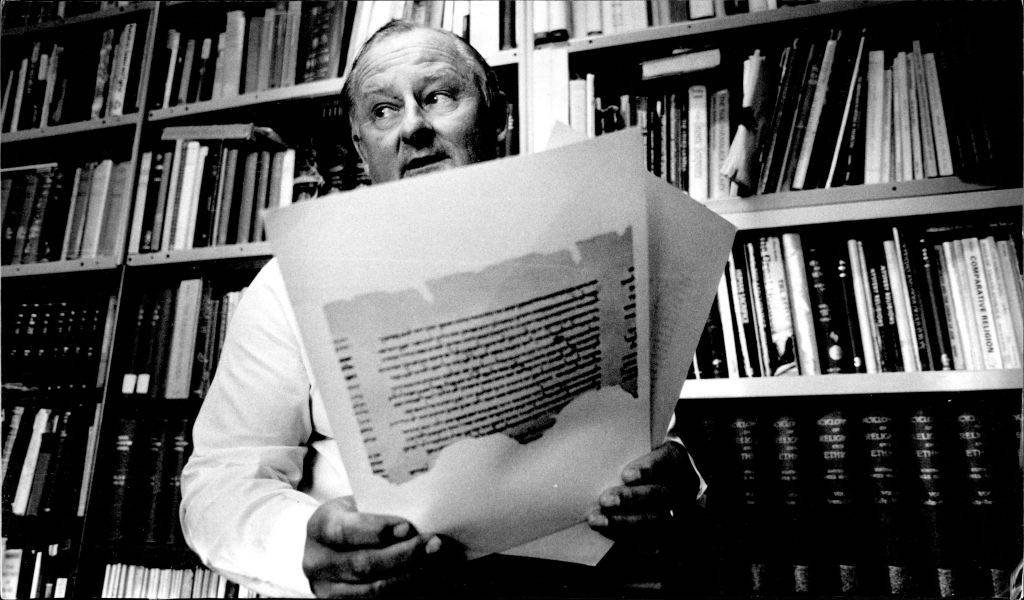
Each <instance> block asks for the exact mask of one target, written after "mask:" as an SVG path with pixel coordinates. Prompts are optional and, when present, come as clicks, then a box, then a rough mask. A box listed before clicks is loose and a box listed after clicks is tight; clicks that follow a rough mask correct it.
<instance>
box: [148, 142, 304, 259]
mask: <svg viewBox="0 0 1024 600" xmlns="http://www.w3.org/2000/svg"><path fill="white" fill-rule="evenodd" d="M162 139H163V140H164V141H165V142H173V145H172V146H170V145H168V146H163V147H161V148H158V149H157V150H154V151H147V152H144V153H143V154H142V157H141V165H140V168H139V169H140V170H139V186H138V188H137V189H136V197H135V209H134V212H133V214H134V217H133V219H132V225H131V231H130V233H129V238H128V251H129V252H157V251H166V250H183V249H187V248H199V247H206V246H220V245H224V244H234V243H245V242H255V241H260V240H262V239H264V238H265V236H264V233H263V222H262V217H261V212H262V211H263V210H264V209H266V208H270V207H277V206H287V205H288V204H291V202H292V191H293V189H292V187H293V179H294V175H295V151H294V150H292V149H290V148H286V147H285V146H284V143H283V142H282V141H281V139H280V138H279V137H278V136H277V134H276V133H274V132H273V130H271V129H268V128H264V127H254V126H252V125H222V126H216V125H215V126H196V127H191V126H183V127H168V128H166V129H165V130H164V131H163V135H162Z"/></svg>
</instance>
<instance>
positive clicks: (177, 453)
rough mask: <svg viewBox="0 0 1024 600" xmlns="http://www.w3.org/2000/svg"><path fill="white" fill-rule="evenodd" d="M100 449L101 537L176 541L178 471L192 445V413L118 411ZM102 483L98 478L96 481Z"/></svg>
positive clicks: (144, 541)
mask: <svg viewBox="0 0 1024 600" xmlns="http://www.w3.org/2000/svg"><path fill="white" fill-rule="evenodd" d="M112 433H113V434H114V435H113V436H111V438H109V439H108V440H107V441H105V442H104V444H105V445H108V446H109V447H107V448H106V449H105V450H106V452H105V453H104V454H103V455H102V457H101V460H102V461H103V467H102V468H101V470H100V471H99V473H100V475H99V477H100V481H106V482H107V483H106V487H107V489H106V490H103V492H102V493H103V496H102V499H103V502H102V504H100V506H103V507H104V508H103V509H101V510H103V511H105V512H106V515H105V516H106V521H105V523H104V525H105V528H104V529H103V531H104V534H105V536H106V538H107V539H108V540H109V541H111V542H117V543H120V544H137V545H144V544H147V545H148V544H156V545H159V546H170V547H174V546H180V545H181V544H182V543H183V542H182V534H181V525H180V523H179V521H178V507H179V506H180V505H181V471H182V469H183V468H184V467H185V461H186V460H188V456H189V454H191V451H192V418H191V417H177V418H153V417H148V418H136V417H122V418H120V419H118V421H117V427H116V431H114V432H112ZM97 485H102V484H97Z"/></svg>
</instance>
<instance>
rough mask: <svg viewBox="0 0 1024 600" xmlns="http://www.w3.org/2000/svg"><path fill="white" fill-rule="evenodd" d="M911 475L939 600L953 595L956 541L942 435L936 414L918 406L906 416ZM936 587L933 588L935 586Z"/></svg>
mask: <svg viewBox="0 0 1024 600" xmlns="http://www.w3.org/2000/svg"><path fill="white" fill-rule="evenodd" d="M910 422H911V433H912V437H911V439H912V441H913V456H914V459H915V461H914V464H915V467H916V468H915V474H916V477H917V479H918V487H917V498H918V506H917V508H918V510H920V511H921V512H920V514H921V517H922V520H923V523H922V524H921V526H922V528H923V531H924V532H925V535H926V536H927V541H928V542H929V543H928V544H927V545H926V546H925V547H926V549H927V553H928V556H927V557H926V559H927V562H926V565H925V566H926V567H927V568H929V569H931V570H932V571H931V572H932V573H933V575H932V577H933V578H934V579H932V582H933V583H932V586H934V587H932V589H934V590H935V591H937V592H938V594H939V595H940V596H941V597H943V598H948V597H950V596H953V595H955V594H956V593H957V590H958V581H957V573H956V572H955V566H956V565H957V563H958V561H957V559H956V556H955V549H956V545H957V544H956V540H955V533H954V522H955V521H954V520H953V519H954V516H953V514H952V512H951V507H950V498H949V490H948V486H949V482H948V481H947V479H948V473H947V464H946V463H947V461H948V460H949V457H947V456H946V454H947V450H946V449H945V444H944V443H943V441H944V440H943V437H944V432H943V431H942V429H941V426H940V424H939V419H938V417H937V413H936V411H935V410H934V409H933V408H931V407H922V408H919V409H917V410H915V411H913V413H912V414H911V416H910ZM936 584H937V585H936Z"/></svg>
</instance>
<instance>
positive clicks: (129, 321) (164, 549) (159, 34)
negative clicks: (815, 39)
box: [0, 0, 1024, 596]
mask: <svg viewBox="0 0 1024 600" xmlns="http://www.w3.org/2000/svg"><path fill="white" fill-rule="evenodd" d="M114 4H115V5H114V6H111V7H110V8H106V9H103V10H98V11H95V12H91V13H86V14H81V15H76V16H71V17H67V18H60V19H56V20H52V21H48V22H45V23H40V24H37V25H30V26H17V27H5V28H4V30H3V31H2V42H3V48H4V51H5V53H6V52H8V51H9V49H10V48H25V45H26V44H30V43H32V42H34V41H36V40H40V39H41V40H47V41H48V42H49V43H52V42H53V41H54V40H57V39H59V38H60V37H61V36H74V35H77V34H79V33H82V32H88V33H89V34H90V35H97V34H99V33H102V31H103V30H105V29H106V28H109V27H113V28H118V27H123V26H124V24H126V23H129V22H133V23H136V24H137V25H138V28H137V30H136V35H137V38H136V43H135V47H134V52H136V53H138V59H139V63H140V66H139V71H138V75H137V79H136V80H135V81H134V84H135V85H136V86H137V89H138V92H137V98H136V104H137V107H136V110H134V111H132V112H129V113H127V114H122V115H112V116H102V117H96V118H87V119H82V120H77V121H71V122H66V123H60V124H54V125H47V126H44V127H38V126H37V127H30V128H26V129H21V130H18V131H4V132H3V134H2V136H0V145H2V150H3V156H4V165H3V166H4V167H5V168H6V167H8V166H21V165H26V164H33V163H36V162H49V161H62V162H69V163H70V164H72V165H73V166H74V167H76V168H79V167H80V166H81V164H82V163H85V162H88V161H97V160H100V159H103V158H111V157H114V158H116V159H117V161H119V162H123V163H126V165H127V166H126V167H125V169H126V172H127V173H128V174H129V180H128V182H127V191H126V192H125V193H126V198H127V199H129V201H128V202H126V203H125V204H124V205H123V210H124V211H125V213H124V215H123V216H124V218H123V220H122V221H121V223H122V229H123V230H124V233H125V235H121V236H120V240H121V241H120V243H119V245H118V246H117V247H116V248H114V249H113V251H112V252H111V253H110V254H109V255H105V256H91V257H78V258H74V259H60V260H48V261H46V262H36V263H27V264H5V265H3V267H2V268H0V278H2V281H3V285H4V286H5V290H4V308H5V316H6V314H7V312H6V311H7V309H8V308H10V309H14V308H15V307H16V306H18V303H20V302H39V301H40V299H46V298H52V299H53V300H54V301H55V302H68V301H71V299H73V298H74V296H75V295H76V293H78V291H79V290H81V289H85V288H89V289H90V291H93V290H97V289H98V291H99V292H100V293H101V294H106V295H109V297H110V298H113V299H115V302H114V303H113V305H112V308H111V310H110V312H109V313H108V314H107V315H106V323H107V335H106V337H105V339H102V340H100V342H99V346H98V347H101V348H102V353H103V356H102V357H100V358H101V361H100V362H99V363H98V364H97V367H96V368H97V373H96V375H97V379H98V381H99V382H100V384H99V387H98V388H97V389H96V391H95V394H96V397H97V399H98V400H97V402H95V403H94V404H95V405H96V406H98V412H96V413H95V416H94V417H92V416H90V418H93V419H94V422H93V426H94V427H95V428H96V431H97V432H98V434H97V440H98V441H97V444H96V446H95V447H93V448H92V449H91V450H88V451H83V456H82V463H83V467H82V468H83V470H85V471H87V472H88V473H91V474H96V475H97V478H94V479H93V480H92V481H91V483H92V484H93V489H92V492H91V493H90V494H87V498H88V504H87V506H86V510H85V511H84V515H83V516H76V517H75V518H74V519H71V520H70V521H69V522H70V523H71V524H70V525H65V524H64V523H61V524H60V526H59V527H57V529H59V533H60V534H61V536H62V537H64V538H66V539H67V542H68V544H67V548H63V547H62V549H61V556H62V560H64V561H65V562H63V563H61V564H63V565H64V566H63V567H61V568H62V569H63V570H62V574H61V575H60V577H63V578H64V579H65V584H64V585H66V586H67V590H69V591H68V594H69V595H70V594H72V593H74V594H76V595H98V594H100V593H101V590H103V589H104V588H102V584H103V575H104V565H105V564H108V563H111V564H112V563H113V562H124V563H129V564H131V563H132V561H134V562H135V564H138V565H140V566H147V567H158V568H171V567H173V568H181V569H185V568H190V567H193V566H196V565H197V562H196V561H195V558H194V556H193V555H191V553H190V552H189V551H188V550H187V549H185V548H184V547H183V546H182V545H181V544H180V543H179V544H177V545H170V546H168V545H161V544H156V543H141V542H140V543H135V542H126V543H119V542H110V541H108V540H106V539H105V538H104V536H103V535H102V530H103V528H104V527H105V526H106V521H105V520H106V518H107V515H106V513H105V510H106V509H105V507H104V506H103V503H104V502H103V501H104V499H105V496H104V495H103V494H104V492H103V491H102V490H100V487H102V485H106V483H107V482H106V481H105V480H102V478H100V477H99V474H100V473H103V474H104V475H107V476H108V479H109V473H108V472H107V470H108V469H109V468H110V464H109V462H110V461H111V460H112V450H111V448H112V446H113V443H114V440H115V439H116V438H117V433H118V431H117V429H118V426H119V422H118V421H119V419H121V418H123V417H125V416H130V417H131V418H136V419H138V420H139V422H140V423H142V422H149V421H152V420H154V419H157V420H159V419H161V418H168V417H173V418H178V417H182V416H185V417H187V416H194V414H195V412H196V411H197V410H198V407H199V403H200V401H199V400H198V399H196V398H189V399H187V400H184V401H180V402H179V401H176V400H175V401H165V402H164V403H161V402H158V401H156V399H152V400H153V401H152V402H149V400H150V399H149V398H142V397H139V398H135V397H130V398H126V397H123V395H122V394H121V389H120V388H121V385H122V381H120V378H121V374H122V371H123V370H124V367H125V365H126V364H127V363H128V362H130V358H131V356H130V355H131V353H132V347H133V343H134V341H133V330H134V329H135V326H136V318H137V312H136V311H137V309H138V307H139V306H140V303H142V302H143V301H144V299H145V298H149V300H146V301H148V302H152V297H153V296H154V295H155V294H158V293H161V290H163V289H170V288H173V287H174V286H177V285H178V284H179V283H180V282H181V281H184V280H188V279H195V278H202V279H204V281H207V282H209V284H210V285H211V286H213V287H214V289H215V291H216V293H218V294H221V293H224V294H226V293H229V292H233V291H237V290H240V289H241V288H243V287H244V286H245V285H246V283H247V281H248V280H249V279H251V278H252V276H253V275H254V274H255V273H256V272H257V270H258V269H259V267H260V266H262V265H263V264H264V263H265V262H266V261H267V260H269V259H270V258H271V251H270V247H269V244H268V243H266V242H259V241H257V242H248V243H238V244H227V245H221V246H210V247H199V248H187V249H178V250H167V249H162V250H158V251H154V252H145V253H140V252H138V251H137V250H138V249H137V248H135V249H133V248H129V244H128V237H129V236H128V235H127V230H128V228H129V227H130V225H131V222H132V218H131V217H132V215H131V212H132V210H133V207H134V206H135V202H134V201H133V200H134V198H135V195H136V193H137V192H138V188H139V181H138V180H139V175H140V173H139V172H140V162H141V157H142V155H143V153H144V152H149V151H155V149H156V148H157V146H158V144H159V138H160V135H161V132H162V131H163V130H164V128H166V127H169V126H176V125H193V124H194V125H207V124H216V123H228V122H256V123H257V124H270V125H271V126H273V127H274V128H275V130H279V133H281V134H282V136H285V137H287V135H288V134H289V133H297V136H299V137H301V136H303V135H306V131H307V130H309V129H314V128H315V127H310V126H309V124H308V123H301V122H299V121H300V120H299V119H297V118H295V117H294V116H292V115H291V113H292V112H293V111H296V109H297V108H301V110H302V111H307V110H312V111H313V112H314V113H316V114H319V115H321V116H322V117H323V118H321V119H319V120H318V121H317V123H323V122H331V123H336V122H337V121H329V118H328V117H326V116H324V115H325V113H327V112H329V111H330V110H331V101H332V100H333V99H334V98H335V97H336V96H337V94H338V93H339V92H340V90H341V88H342V85H343V83H344V78H343V77H341V76H336V77H328V78H326V79H320V80H315V81H307V82H300V83H297V84H294V85H285V86H282V87H273V88H268V89H260V90H258V91H249V92H241V93H237V94H230V95H227V96H224V97H217V98H210V99H206V100H199V99H198V98H197V99H195V100H194V101H191V102H181V103H177V104H173V105H171V106H166V107H165V106H160V107H155V102H154V98H156V95H157V94H158V93H160V92H161V91H162V90H163V81H162V80H160V79H159V77H162V76H163V74H162V73H161V72H160V68H161V67H159V66H158V61H159V60H160V59H161V56H162V55H161V54H160V52H161V48H162V47H163V45H164V43H165V36H166V34H167V31H168V29H170V28H174V27H181V28H184V27H185V26H186V25H187V24H188V21H189V19H192V18H194V17H203V18H208V19H212V20H213V21H216V20H217V19H222V15H225V14H226V13H227V12H229V11H232V10H246V11H249V12H248V13H247V15H249V16H252V15H255V14H257V13H258V11H261V10H263V9H264V8H268V7H271V6H272V4H273V3H269V2H268V3H260V4H259V6H258V8H256V7H255V5H253V4H245V3H237V2H212V3H196V2H188V1H175V2H127V3H114ZM536 4H537V3H531V2H522V1H520V2H516V3H515V6H516V21H517V26H518V28H519V31H518V32H517V38H518V43H517V48H514V49H506V50H499V51H497V52H492V53H489V54H488V55H487V57H486V58H487V59H488V61H489V62H490V64H491V65H492V66H494V67H496V68H497V69H498V71H499V75H500V77H501V79H502V81H503V83H504V84H505V85H506V87H507V88H509V89H511V90H514V93H513V94H512V97H513V99H514V101H515V105H516V107H517V110H518V111H519V112H518V113H517V114H516V115H515V124H516V126H517V129H516V133H517V135H518V137H519V142H518V143H519V146H518V148H519V149H520V150H522V151H524V152H526V151H533V150H536V148H531V147H530V142H529V141H528V140H529V139H530V136H529V135H527V134H528V132H531V131H532V132H533V133H534V134H535V135H536V136H537V137H535V138H534V139H537V140H540V139H544V138H545V137H546V133H547V132H540V131H535V130H534V129H535V127H539V125H537V124H536V123H535V122H534V117H535V116H536V115H537V114H538V112H540V111H541V109H542V108H543V107H540V106H538V105H537V104H538V97H537V95H536V94H534V93H533V92H534V91H535V90H536V89H537V87H538V86H542V87H543V86H547V87H552V86H554V87H560V86H563V85H568V82H569V79H570V75H572V74H576V73H580V72H586V71H593V72H596V73H597V74H598V76H606V77H607V78H606V79H605V81H608V82H610V85H609V86H608V88H607V90H611V89H613V88H616V86H619V85H622V89H623V90H628V91H629V92H630V93H633V92H637V91H647V89H648V88H647V87H645V84H644V83H643V82H640V81H639V77H638V75H639V72H638V70H637V69H636V65H637V64H638V63H639V62H640V61H643V60H647V59H650V58H654V57H660V56H668V55H671V54H672V53H673V52H674V51H676V50H678V49H680V48H685V47H705V46H711V45H718V46H721V47H723V48H726V47H732V46H736V47H739V48H742V49H743V50H746V49H749V48H753V47H755V46H757V45H758V44H759V43H762V42H764V41H765V40H768V39H771V37H772V36H775V35H778V36H787V35H790V34H792V33H793V32H796V31H806V30H825V29H827V28H829V27H833V26H841V25H843V23H844V21H845V20H847V19H853V20H854V21H856V22H867V23H870V22H872V21H873V20H877V21H879V22H882V21H885V20H887V19H894V20H896V21H900V20H901V19H905V18H906V17H907V16H908V15H912V14H913V12H912V11H914V10H923V9H924V8H923V5H921V4H920V3H906V2H890V1H880V0H835V1H829V2H819V3H809V4H799V5H796V6H783V7H780V8H778V9H776V10H770V11H765V12H751V13H745V14H733V15H728V16H722V17H715V18H708V19H701V20H692V21H684V22H678V23H669V24H664V25H659V26H653V27H647V28H640V29H635V30H632V31H624V32H620V33H612V34H608V35H593V36H570V38H569V39H568V40H567V41H564V42H556V43H549V44H543V45H538V46H536V47H535V45H534V40H533V36H531V35H528V34H527V32H526V31H525V30H524V28H523V27H522V24H523V23H524V22H532V19H531V16H532V12H533V11H534V10H537V6H536ZM214 27H216V25H215V26H214ZM197 31H199V33H198V34H197V35H200V36H208V35H211V33H214V34H215V33H216V32H214V31H212V30H210V29H202V28H201V29H200V30H197ZM538 52H552V53H564V54H565V57H566V58H565V60H566V64H568V69H569V70H568V72H565V73H555V74H552V73H551V72H542V71H540V70H538V69H536V68H535V60H536V58H537V56H538V55H537V53H538ZM6 75H7V72H6V71H5V72H4V73H0V76H3V77H6ZM1017 75H1019V74H1017ZM602 93H603V92H602ZM566 96H567V94H566ZM1017 158H1019V157H1017ZM1018 162H1019V161H1018ZM1015 175H1016V179H1014V178H1013V177H1011V178H1010V179H1009V181H1008V182H1007V181H1003V180H997V181H989V180H985V181H981V180H978V179H977V178H965V177H959V176H951V177H935V178H927V179H919V180H913V181H899V182H887V183H873V184H858V185H847V186H841V187H836V188H832V189H810V190H803V191H787V192H778V193H768V194H761V195H755V196H751V197H744V198H739V197H727V198H722V199H716V200H713V201H710V202H709V203H708V206H709V207H710V208H712V209H713V210H715V211H716V212H718V213H719V214H721V215H723V216H724V217H725V218H726V219H728V220H729V221H731V222H732V223H733V224H735V225H736V226H737V227H738V228H739V229H740V230H741V231H742V232H756V231H759V230H769V229H773V228H787V227H809V226H815V225H826V224H831V225H838V224H842V223H846V222H850V223H857V222H860V221H873V222H880V221H882V220H885V219H906V218H909V217H922V218H927V217H929V216H935V215H947V216H948V215H955V214H958V213H965V214H967V213H974V212H977V211H985V210H1004V211H1018V212H1019V211H1020V209H1021V208H1022V207H1024V200H1022V197H1024V194H1022V192H1024V190H1022V188H1021V183H1020V178H1019V173H1018V174H1015ZM23 299H27V300H23ZM101 337H103V336H101ZM5 372H7V370H6V369H5ZM1022 379H1024V378H1022V370H1021V369H1001V370H993V371H937V372H928V371H926V372H916V373H876V374H865V373H857V374H836V375H820V376H798V377H790V378H735V379H701V380H690V381H688V382H687V383H686V385H685V386H684V388H683V390H682V392H681V397H680V399H681V400H682V402H681V403H680V409H679V411H680V414H681V415H687V414H691V411H692V414H708V413H715V412H716V411H720V414H722V415H731V414H732V413H734V412H735V411H736V410H739V409H740V408H742V407H745V406H747V405H748V404H749V402H748V401H751V402H756V403H760V405H761V408H762V409H763V410H767V411H770V410H774V409H776V408H778V409H779V410H783V408H784V409H785V410H789V408H790V405H799V406H803V407H812V408H813V409H814V410H817V409H822V410H825V409H827V408H828V407H830V406H833V404H832V403H834V402H839V403H842V402H847V401H848V400H849V398H857V399H863V400H864V403H865V404H872V403H878V402H891V403H892V404H893V405H898V406H899V407H900V410H903V409H910V408H913V407H915V406H918V405H920V404H921V402H922V400H921V398H922V397H927V396H930V395H934V396H936V397H940V396H946V395H954V396H958V397H959V396H970V397H971V398H976V402H977V403H978V404H979V405H984V404H999V403H1002V402H1003V400H998V402H995V403H991V402H989V403H986V399H987V398H988V397H989V394H998V393H1001V392H1003V391H1005V390H1010V391H1011V392H1014V391H1015V392H1017V393H1019V391H1020V390H1021V388H1022V386H1024V380H1022ZM5 383H7V380H6V379H5ZM7 396H8V392H6V391H5V398H6V397H7ZM972 401H974V400H972ZM164 404H170V406H164ZM6 406H7V404H6V402H5V410H6ZM33 406H35V405H33ZM90 410H91V408H90ZM89 414H90V415H92V414H93V413H91V412H90V413H89ZM4 517H5V518H4V528H5V532H4V534H5V536H7V535H8V534H10V536H11V539H12V540H14V541H18V542H19V543H26V544H27V545H26V548H28V547H35V548H36V549H40V548H41V547H40V546H39V545H40V544H41V543H43V542H49V541H50V540H49V539H33V538H32V535H33V534H32V532H33V531H35V530H36V529H37V527H36V523H37V521H36V520H35V518H34V517H17V516H15V517H10V518H9V516H8V514H7V513H6V512H5V515H4ZM8 528H9V529H8ZM41 529H42V530H45V531H47V535H49V533H51V532H52V529H53V527H43V528H41ZM61 541H62V542H63V540H61ZM33 545H34V546H33ZM719 591H720V590H719ZM749 593H750V590H741V589H737V590H732V591H731V592H730V594H731V595H734V596H745V595H747V594H749ZM768 593H769V595H780V596H786V595H791V593H792V591H788V592H787V591H786V590H783V591H779V590H778V589H772V588H769V589H768ZM916 594H917V595H920V596H930V595H933V594H932V592H930V591H928V590H918V591H917V592H916ZM868 595H872V594H871V593H868Z"/></svg>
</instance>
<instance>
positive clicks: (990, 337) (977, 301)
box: [962, 237, 1003, 369]
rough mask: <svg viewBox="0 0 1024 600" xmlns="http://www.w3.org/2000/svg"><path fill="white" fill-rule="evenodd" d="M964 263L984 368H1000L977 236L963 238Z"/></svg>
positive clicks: (986, 283) (992, 317)
mask: <svg viewBox="0 0 1024 600" xmlns="http://www.w3.org/2000/svg"><path fill="white" fill-rule="evenodd" d="M962 244H963V249H964V265H965V266H966V268H967V276H968V278H967V282H968V285H969V287H970V295H971V300H972V303H973V304H972V308H973V309H974V322H975V326H976V328H977V332H978V339H979V341H980V342H981V356H982V359H983V360H984V364H985V368H986V369H1002V368H1003V359H1002V351H1001V350H1000V348H999V338H998V334H997V333H996V324H995V318H994V315H993V314H992V295H991V292H990V291H989V285H988V278H987V277H986V276H985V267H984V265H983V264H982V263H983V262H984V261H983V258H982V255H981V246H980V245H979V244H978V238H973V237H970V238H964V239H963V240H962Z"/></svg>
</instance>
